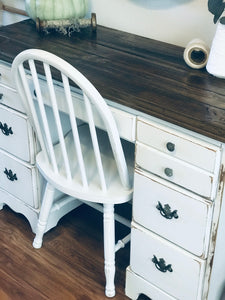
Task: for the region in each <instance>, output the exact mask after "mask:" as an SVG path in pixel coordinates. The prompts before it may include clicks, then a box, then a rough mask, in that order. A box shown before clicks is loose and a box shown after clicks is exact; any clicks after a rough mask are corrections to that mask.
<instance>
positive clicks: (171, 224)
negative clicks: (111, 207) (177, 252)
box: [133, 170, 213, 258]
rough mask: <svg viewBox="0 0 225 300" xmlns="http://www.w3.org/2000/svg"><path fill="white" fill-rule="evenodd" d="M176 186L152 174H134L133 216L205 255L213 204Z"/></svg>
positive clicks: (169, 238)
mask: <svg viewBox="0 0 225 300" xmlns="http://www.w3.org/2000/svg"><path fill="white" fill-rule="evenodd" d="M174 187H175V186H174V185H173V184H170V183H168V182H167V181H165V180H162V179H159V178H157V177H156V176H154V175H152V174H147V173H145V172H143V171H140V170H137V171H136V172H135V176H134V196H133V219H134V221H135V222H137V223H139V224H140V225H142V226H144V227H146V228H147V229H150V230H151V231H153V232H155V233H157V234H159V235H160V236H162V237H164V238H166V239H167V240H170V241H171V242H173V243H175V244H177V245H179V246H181V247H182V248H184V249H186V250H188V251H190V252H192V253H193V254H195V255H198V256H199V257H202V258H205V257H206V256H207V251H208V246H209V235H210V227H211V222H212V210H213V207H212V205H213V204H212V202H211V201H204V200H203V199H202V198H200V197H197V196H195V195H194V194H192V193H187V192H186V191H185V190H183V189H181V188H176V189H174ZM168 206H169V207H168Z"/></svg>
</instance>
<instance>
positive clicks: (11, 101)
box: [0, 84, 25, 113]
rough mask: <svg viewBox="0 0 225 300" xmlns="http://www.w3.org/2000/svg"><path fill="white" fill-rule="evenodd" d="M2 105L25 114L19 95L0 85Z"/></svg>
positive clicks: (0, 101)
mask: <svg viewBox="0 0 225 300" xmlns="http://www.w3.org/2000/svg"><path fill="white" fill-rule="evenodd" d="M0 98H1V99H0V103H1V104H4V105H7V106H9V107H11V108H13V109H16V110H18V111H21V112H23V113H25V110H24V108H23V105H22V102H21V100H20V97H19V95H18V94H17V92H16V91H15V90H14V89H11V88H9V87H7V86H5V85H1V84H0Z"/></svg>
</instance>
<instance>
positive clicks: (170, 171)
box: [164, 168, 173, 177]
mask: <svg viewBox="0 0 225 300" xmlns="http://www.w3.org/2000/svg"><path fill="white" fill-rule="evenodd" d="M164 173H165V174H166V176H168V177H172V176H173V170H172V169H170V168H165V169H164Z"/></svg>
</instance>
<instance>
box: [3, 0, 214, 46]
mask: <svg viewBox="0 0 225 300" xmlns="http://www.w3.org/2000/svg"><path fill="white" fill-rule="evenodd" d="M45 1H47V0H45ZM62 1H65V0H62ZM2 2H5V3H6V4H7V5H15V6H16V7H19V8H24V0H3V1H2ZM89 3H90V12H95V13H96V14H97V22H98V24H100V25H104V26H107V27H111V28H115V29H119V30H123V31H127V32H131V33H134V34H138V35H142V36H145V37H149V38H154V39H157V40H161V41H165V42H169V43H172V44H177V45H181V46H186V44H187V43H188V42H189V41H190V40H192V39H193V38H196V37H198V38H201V39H203V40H204V41H205V42H206V43H208V44H209V45H210V44H211V41H212V38H213V35H214V32H215V29H216V25H214V24H213V21H212V19H213V16H212V15H211V14H210V13H209V12H208V9H207V0H89Z"/></svg>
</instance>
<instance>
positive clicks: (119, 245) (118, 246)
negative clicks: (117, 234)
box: [115, 233, 130, 252]
mask: <svg viewBox="0 0 225 300" xmlns="http://www.w3.org/2000/svg"><path fill="white" fill-rule="evenodd" d="M129 241H130V233H129V234H128V235H126V236H125V237H124V238H123V239H122V240H119V241H118V242H117V243H116V245H115V252H117V251H118V250H120V249H121V248H124V247H125V246H126V244H127V243H128V242H129Z"/></svg>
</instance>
